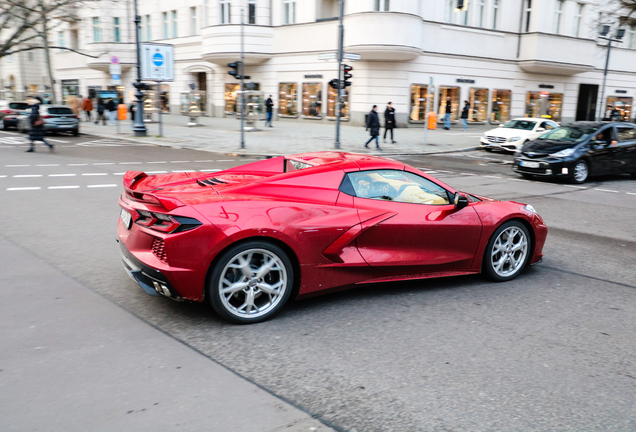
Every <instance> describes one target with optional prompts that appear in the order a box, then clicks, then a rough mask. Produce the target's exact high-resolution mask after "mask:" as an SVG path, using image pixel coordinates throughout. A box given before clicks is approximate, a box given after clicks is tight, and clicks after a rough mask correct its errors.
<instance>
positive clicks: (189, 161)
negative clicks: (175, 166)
mask: <svg viewBox="0 0 636 432" xmlns="http://www.w3.org/2000/svg"><path fill="white" fill-rule="evenodd" d="M170 163H190V161H170Z"/></svg>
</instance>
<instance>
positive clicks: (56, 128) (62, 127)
mask: <svg viewBox="0 0 636 432" xmlns="http://www.w3.org/2000/svg"><path fill="white" fill-rule="evenodd" d="M30 114H31V108H29V109H27V110H26V113H25V114H24V115H21V116H20V117H19V119H18V130H19V131H20V132H27V131H28V130H29V129H30V128H31V120H30V119H29V115H30ZM40 115H41V116H42V118H43V119H44V131H45V132H71V133H72V134H73V135H78V134H79V118H77V116H76V115H75V114H74V113H73V111H72V110H71V109H70V108H69V107H68V106H66V105H40Z"/></svg>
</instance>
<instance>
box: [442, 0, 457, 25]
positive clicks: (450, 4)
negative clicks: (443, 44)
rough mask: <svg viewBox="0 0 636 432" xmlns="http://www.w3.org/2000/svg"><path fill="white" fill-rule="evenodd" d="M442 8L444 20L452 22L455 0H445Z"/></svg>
mask: <svg viewBox="0 0 636 432" xmlns="http://www.w3.org/2000/svg"><path fill="white" fill-rule="evenodd" d="M445 4H446V8H445V9H444V22H447V23H453V22H454V21H455V20H454V18H455V0H446V3H445Z"/></svg>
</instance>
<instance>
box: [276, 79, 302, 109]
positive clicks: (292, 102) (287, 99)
mask: <svg viewBox="0 0 636 432" xmlns="http://www.w3.org/2000/svg"><path fill="white" fill-rule="evenodd" d="M297 91H298V84H296V83H280V84H278V115H280V116H281V117H298V101H297V97H298V95H297Z"/></svg>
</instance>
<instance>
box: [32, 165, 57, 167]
mask: <svg viewBox="0 0 636 432" xmlns="http://www.w3.org/2000/svg"><path fill="white" fill-rule="evenodd" d="M50 166H60V164H40V165H36V167H50Z"/></svg>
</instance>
